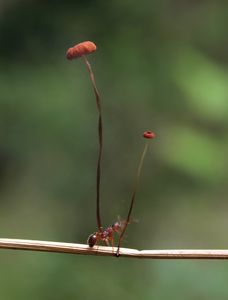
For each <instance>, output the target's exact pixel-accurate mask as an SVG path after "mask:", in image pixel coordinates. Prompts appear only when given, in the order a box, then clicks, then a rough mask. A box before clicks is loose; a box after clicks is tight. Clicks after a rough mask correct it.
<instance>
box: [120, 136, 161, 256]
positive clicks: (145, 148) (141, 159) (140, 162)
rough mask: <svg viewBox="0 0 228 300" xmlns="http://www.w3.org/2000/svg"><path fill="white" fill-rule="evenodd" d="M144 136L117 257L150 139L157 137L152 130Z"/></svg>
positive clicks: (128, 220)
mask: <svg viewBox="0 0 228 300" xmlns="http://www.w3.org/2000/svg"><path fill="white" fill-rule="evenodd" d="M143 137H144V138H146V139H148V140H147V141H146V143H145V146H144V149H143V152H142V155H141V158H140V160H139V165H138V169H137V173H136V178H135V183H134V186H133V193H132V196H131V203H130V207H129V211H128V215H127V219H126V221H125V224H124V227H123V229H122V231H121V234H120V237H119V242H118V246H117V251H116V256H117V257H118V256H119V255H120V246H121V243H122V240H123V236H124V233H125V231H126V229H127V225H128V224H129V222H130V217H131V213H132V209H133V205H134V203H135V196H136V193H137V190H138V185H139V179H140V175H141V170H142V166H143V161H144V158H145V155H146V152H147V150H148V147H149V139H153V138H155V137H156V135H155V133H153V132H152V131H145V132H144V133H143Z"/></svg>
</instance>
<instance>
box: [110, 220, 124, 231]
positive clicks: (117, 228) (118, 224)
mask: <svg viewBox="0 0 228 300" xmlns="http://www.w3.org/2000/svg"><path fill="white" fill-rule="evenodd" d="M112 229H113V231H115V232H119V231H121V229H122V226H121V222H115V223H114V224H112Z"/></svg>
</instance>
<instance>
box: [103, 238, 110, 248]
mask: <svg viewBox="0 0 228 300" xmlns="http://www.w3.org/2000/svg"><path fill="white" fill-rule="evenodd" d="M104 242H105V245H106V246H107V247H109V246H110V244H109V241H108V239H105V240H104Z"/></svg>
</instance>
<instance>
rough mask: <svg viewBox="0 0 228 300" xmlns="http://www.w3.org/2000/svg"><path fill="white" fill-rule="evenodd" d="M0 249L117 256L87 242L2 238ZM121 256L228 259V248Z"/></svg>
mask: <svg viewBox="0 0 228 300" xmlns="http://www.w3.org/2000/svg"><path fill="white" fill-rule="evenodd" d="M0 249H12V250H30V251H43V252H54V253H66V254H67V253H68V254H70V253H71V254H81V255H96V256H115V252H116V249H117V248H114V249H113V248H112V247H103V246H95V247H94V248H90V247H89V246H88V245H85V244H72V243H60V242H49V241H36V240H23V239H4V238H2V239H0ZM121 257H128V258H141V259H146V258H147V259H208V260H214V259H222V260H224V259H228V250H218V249H201V250H195V249H191V250H190V249H187V250H186V249H183V250H182V249H176V250H141V251H140V250H136V249H128V248H121Z"/></svg>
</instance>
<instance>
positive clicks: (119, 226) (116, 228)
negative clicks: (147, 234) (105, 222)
mask: <svg viewBox="0 0 228 300" xmlns="http://www.w3.org/2000/svg"><path fill="white" fill-rule="evenodd" d="M124 224H125V222H122V221H120V222H115V223H114V224H113V225H112V226H109V227H107V228H105V229H104V230H103V229H102V230H101V231H97V232H94V233H92V234H91V235H90V236H89V237H88V240H87V244H88V245H89V247H91V248H92V247H94V246H95V245H96V244H98V243H99V242H100V241H102V242H104V243H105V244H106V246H109V245H110V242H111V245H112V247H114V234H115V233H118V234H121V232H122V230H123V226H124Z"/></svg>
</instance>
